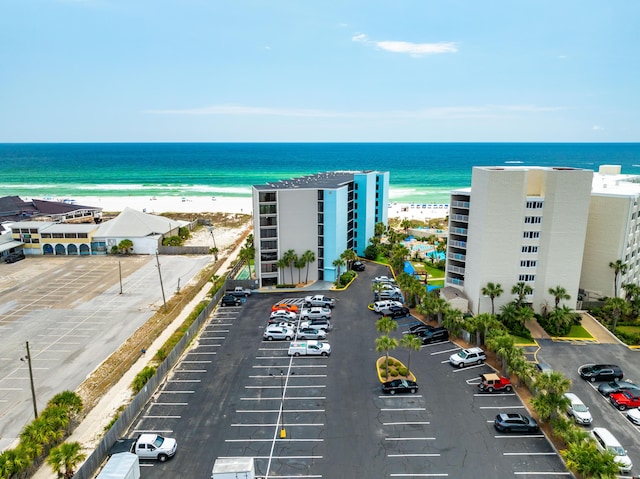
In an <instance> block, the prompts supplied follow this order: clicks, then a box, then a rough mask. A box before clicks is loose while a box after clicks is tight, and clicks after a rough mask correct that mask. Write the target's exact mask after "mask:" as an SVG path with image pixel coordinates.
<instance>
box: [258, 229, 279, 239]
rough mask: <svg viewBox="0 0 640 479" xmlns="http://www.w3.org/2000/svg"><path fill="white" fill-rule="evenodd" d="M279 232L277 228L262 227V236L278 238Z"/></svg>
mask: <svg viewBox="0 0 640 479" xmlns="http://www.w3.org/2000/svg"><path fill="white" fill-rule="evenodd" d="M277 236H278V232H277V231H276V229H275V228H260V238H276V237H277Z"/></svg>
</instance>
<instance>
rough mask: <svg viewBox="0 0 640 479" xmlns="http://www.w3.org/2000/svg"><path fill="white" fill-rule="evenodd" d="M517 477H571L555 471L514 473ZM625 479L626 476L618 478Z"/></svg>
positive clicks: (565, 473) (567, 473) (568, 473)
mask: <svg viewBox="0 0 640 479" xmlns="http://www.w3.org/2000/svg"><path fill="white" fill-rule="evenodd" d="M514 474H515V475H516V476H570V475H571V473H570V472H553V471H526V472H514ZM618 477H624V476H618Z"/></svg>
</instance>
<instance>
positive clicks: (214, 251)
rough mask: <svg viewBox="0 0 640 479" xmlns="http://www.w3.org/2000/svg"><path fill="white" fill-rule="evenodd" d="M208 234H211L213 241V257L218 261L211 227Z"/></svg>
mask: <svg viewBox="0 0 640 479" xmlns="http://www.w3.org/2000/svg"><path fill="white" fill-rule="evenodd" d="M209 233H211V239H212V240H213V257H214V258H215V259H216V261H218V246H216V237H215V236H213V226H209Z"/></svg>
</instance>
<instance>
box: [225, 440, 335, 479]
mask: <svg viewBox="0 0 640 479" xmlns="http://www.w3.org/2000/svg"><path fill="white" fill-rule="evenodd" d="M272 441H273V439H225V440H224V442H272ZM276 442H324V439H276ZM271 477H273V476H271ZM276 477H279V476H276ZM296 477H298V476H296Z"/></svg>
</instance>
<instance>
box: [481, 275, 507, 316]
mask: <svg viewBox="0 0 640 479" xmlns="http://www.w3.org/2000/svg"><path fill="white" fill-rule="evenodd" d="M502 293H504V291H503V289H502V285H501V284H500V283H496V284H493V283H491V282H489V283H487V285H486V286H485V287H484V288H482V294H483V295H484V296H489V298H491V314H496V313H495V309H494V301H493V300H494V299H496V298H498V297H499V296H500V295H501V294H502ZM478 307H480V306H479V305H478Z"/></svg>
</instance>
